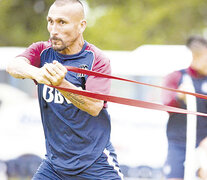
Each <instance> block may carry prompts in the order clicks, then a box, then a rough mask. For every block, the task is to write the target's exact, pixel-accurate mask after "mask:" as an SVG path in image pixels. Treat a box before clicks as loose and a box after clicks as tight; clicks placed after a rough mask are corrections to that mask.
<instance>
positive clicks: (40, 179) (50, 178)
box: [32, 149, 123, 180]
mask: <svg viewBox="0 0 207 180" xmlns="http://www.w3.org/2000/svg"><path fill="white" fill-rule="evenodd" d="M121 179H123V175H122V173H121V171H120V169H119V166H118V163H117V159H116V154H115V153H113V152H109V151H108V150H106V149H105V150H104V152H103V153H102V155H101V156H100V157H99V158H98V159H97V160H96V161H95V162H94V163H93V164H92V165H91V166H90V167H89V168H87V169H86V170H85V171H83V172H81V173H80V174H78V175H75V176H69V175H62V174H59V173H58V172H56V171H55V169H53V167H52V165H51V164H50V163H49V161H48V160H43V162H42V163H41V165H40V166H39V168H38V170H37V172H36V173H35V175H34V177H33V178H32V180H121Z"/></svg>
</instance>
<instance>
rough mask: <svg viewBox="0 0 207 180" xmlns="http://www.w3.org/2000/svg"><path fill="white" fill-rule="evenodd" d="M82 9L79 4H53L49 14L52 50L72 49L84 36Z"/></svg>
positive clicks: (48, 26)
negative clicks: (82, 35)
mask: <svg viewBox="0 0 207 180" xmlns="http://www.w3.org/2000/svg"><path fill="white" fill-rule="evenodd" d="M81 8H82V7H81V6H80V5H79V4H66V5H62V6H57V5H55V4H53V5H52V6H51V7H50V10H49V12H48V16H47V21H48V25H47V28H48V31H49V33H50V40H51V43H52V48H53V49H54V50H56V51H63V50H65V49H66V48H70V46H72V45H73V44H74V43H75V42H76V40H77V39H78V38H79V37H80V35H81V34H82V32H83V31H82V21H83V15H82V11H81V10H82V9H81Z"/></svg>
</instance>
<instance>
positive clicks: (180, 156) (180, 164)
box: [164, 144, 185, 179]
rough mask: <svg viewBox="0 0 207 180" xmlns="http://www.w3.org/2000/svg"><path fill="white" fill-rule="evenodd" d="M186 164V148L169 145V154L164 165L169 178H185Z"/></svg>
mask: <svg viewBox="0 0 207 180" xmlns="http://www.w3.org/2000/svg"><path fill="white" fill-rule="evenodd" d="M184 162H185V146H184V145H179V144H168V154H167V159H166V163H165V165H164V173H165V175H166V177H167V178H181V179H182V178H183V177H184Z"/></svg>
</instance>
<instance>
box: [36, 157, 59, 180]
mask: <svg viewBox="0 0 207 180" xmlns="http://www.w3.org/2000/svg"><path fill="white" fill-rule="evenodd" d="M32 180H61V178H60V177H59V175H58V174H57V173H56V172H55V171H54V169H53V168H52V166H51V165H50V164H49V162H47V161H46V160H43V161H42V163H41V164H40V166H39V168H38V169H37V172H36V173H35V174H34V176H33V178H32Z"/></svg>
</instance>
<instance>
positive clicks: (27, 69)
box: [6, 57, 38, 79]
mask: <svg viewBox="0 0 207 180" xmlns="http://www.w3.org/2000/svg"><path fill="white" fill-rule="evenodd" d="M6 71H7V72H8V73H9V74H10V75H11V76H13V77H15V78H20V79H25V78H27V79H34V77H35V74H37V72H38V68H37V67H35V66H32V65H31V63H30V61H29V60H28V59H27V58H25V57H16V58H14V59H13V60H12V61H10V63H9V64H8V66H7V69H6Z"/></svg>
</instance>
